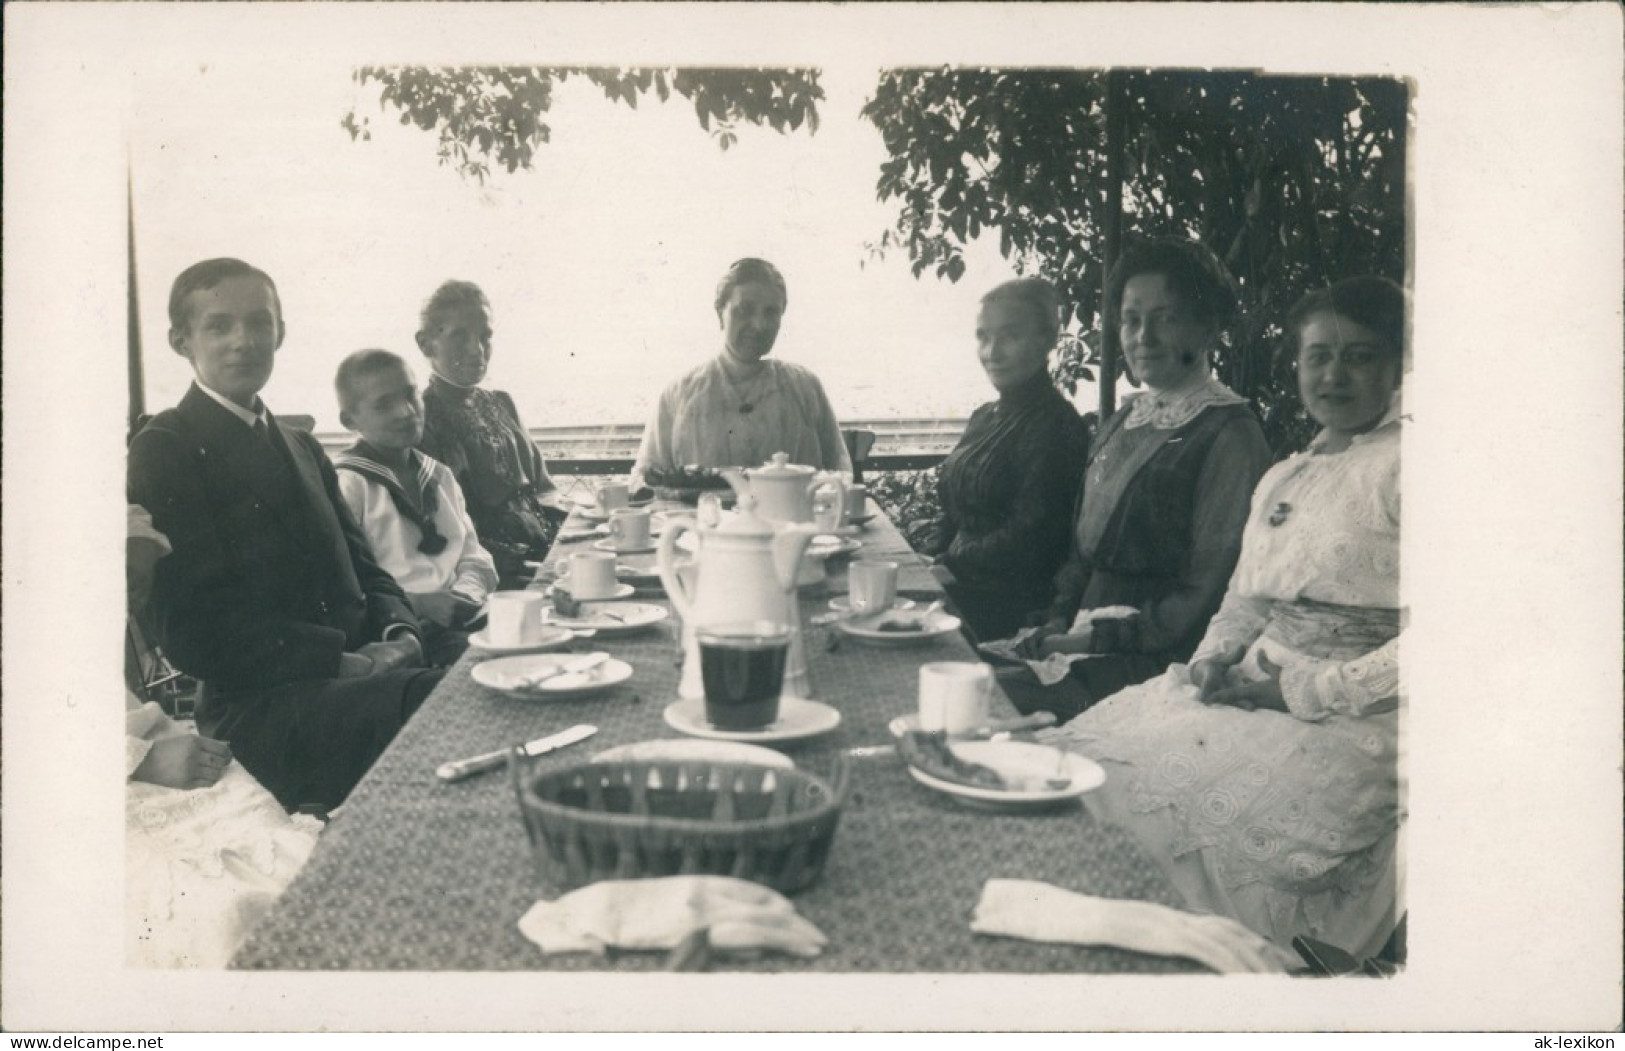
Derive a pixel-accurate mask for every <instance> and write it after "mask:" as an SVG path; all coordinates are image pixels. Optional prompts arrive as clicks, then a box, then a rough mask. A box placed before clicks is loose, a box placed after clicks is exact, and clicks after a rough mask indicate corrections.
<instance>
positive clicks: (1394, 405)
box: [1306, 390, 1406, 453]
mask: <svg viewBox="0 0 1625 1051" xmlns="http://www.w3.org/2000/svg"><path fill="white" fill-rule="evenodd" d="M1401 394H1402V392H1401V391H1397V390H1396V391H1394V397H1393V400H1391V401H1390V402H1389V403H1388V411H1387V412H1385V413H1383V414H1382V419H1380V420H1378V421H1377V425H1376V426H1375V427H1373V428H1371V429H1370V430H1369V431H1365V432H1364V433H1361V434H1356V435H1354V436H1353V437H1352V438H1350V439H1349V447H1350V448H1353V447H1354V446H1356V445H1364V444H1366V443H1367V442H1375V441H1381V440H1383V439H1385V438H1388V437H1390V436H1392V435H1394V434H1397V433H1398V432H1399V421H1401V420H1403V419H1405V418H1406V417H1405V411H1404V408H1403V407H1402V405H1401V404H1400V397H1401ZM1325 445H1326V432H1325V431H1321V432H1320V433H1319V434H1317V435H1315V436H1314V437H1313V438H1311V439H1309V447H1308V449H1307V450H1306V451H1307V452H1311V453H1313V452H1319V451H1320V450H1321V449H1322V448H1323V447H1324V446H1325Z"/></svg>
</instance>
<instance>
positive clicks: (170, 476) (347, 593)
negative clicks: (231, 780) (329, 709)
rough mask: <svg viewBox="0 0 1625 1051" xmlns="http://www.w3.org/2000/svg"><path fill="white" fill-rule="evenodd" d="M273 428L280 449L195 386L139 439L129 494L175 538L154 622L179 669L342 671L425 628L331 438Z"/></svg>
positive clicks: (243, 682)
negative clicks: (349, 657) (369, 651)
mask: <svg viewBox="0 0 1625 1051" xmlns="http://www.w3.org/2000/svg"><path fill="white" fill-rule="evenodd" d="M270 429H271V435H270V437H271V440H272V443H273V445H274V446H275V448H273V447H267V446H266V445H265V443H264V441H263V440H262V439H260V438H258V437H256V436H255V435H254V434H253V432H251V431H250V430H249V429H248V428H247V427H245V426H244V425H243V423H242V421H241V420H239V419H237V418H236V417H234V416H233V415H232V414H231V413H230V412H228V411H227V410H226V409H225V408H223V407H222V406H220V405H219V404H217V403H216V402H215V401H214V400H213V399H212V398H210V397H209V396H208V395H207V394H205V393H204V392H203V391H202V390H200V389H198V388H197V387H196V386H193V387H192V388H191V389H190V390H188V391H187V393H186V396H185V397H184V398H182V399H181V403H180V405H179V406H178V407H176V408H174V409H168V410H165V411H164V412H161V413H159V414H158V415H157V416H155V417H154V418H153V419H152V420H151V421H150V422H149V423H148V424H147V425H146V427H144V428H143V429H142V430H141V432H140V433H139V434H137V435H136V436H135V439H134V440H133V441H132V442H131V444H130V452H129V479H128V486H129V493H128V495H129V499H130V501H131V502H132V503H137V504H140V505H141V506H143V507H145V508H146V509H147V510H148V511H149V512H150V513H151V514H152V519H153V524H154V525H155V526H156V527H157V528H158V530H159V531H160V532H162V533H163V534H164V535H165V536H167V537H168V538H169V541H170V544H171V545H172V546H173V548H174V551H173V553H172V554H170V555H168V556H167V557H165V558H163V559H162V560H160V561H159V563H158V567H157V572H156V579H155V581H154V586H153V592H152V600H151V606H150V613H151V618H152V623H153V625H154V628H155V630H156V632H157V635H158V641H159V643H160V644H161V645H162V646H163V648H164V650H165V652H166V653H167V654H168V656H169V658H170V659H171V660H172V661H174V663H175V665H176V666H177V667H179V668H180V669H181V670H183V671H185V672H187V673H188V674H191V675H194V676H196V677H198V678H200V679H204V680H206V681H207V682H208V683H209V685H210V686H211V687H224V688H226V689H228V690H229V689H233V688H236V689H244V690H253V689H261V688H265V687H270V686H274V685H278V684H281V683H286V682H292V681H296V680H301V679H324V678H331V677H333V676H335V675H336V674H337V672H338V667H339V658H340V656H341V655H342V654H343V653H344V652H345V651H346V650H353V649H356V648H357V647H359V646H361V645H362V644H364V643H367V642H372V641H376V640H378V639H379V638H380V637H381V634H382V632H383V631H384V629H385V628H386V627H388V626H389V625H391V624H406V625H409V626H410V627H412V628H413V629H414V630H416V629H417V627H418V622H417V619H416V618H415V617H414V616H413V614H412V610H411V607H410V606H408V605H407V602H406V597H405V595H403V594H402V592H401V589H400V587H399V586H398V585H397V584H396V583H395V581H394V578H392V577H391V576H390V575H389V573H388V572H386V571H385V570H383V569H381V568H380V567H379V566H378V564H377V563H376V562H375V561H374V560H373V557H372V552H371V550H370V549H369V548H368V546H367V540H366V537H365V535H364V534H363V533H362V532H361V530H360V528H359V527H358V526H357V525H356V522H355V520H354V518H353V517H352V516H351V514H350V511H349V509H348V507H347V506H346V505H345V503H344V500H343V498H342V497H341V496H340V494H339V489H338V481H337V478H336V476H335V475H334V473H333V466H332V464H331V463H329V462H328V459H327V455H326V453H324V452H323V451H322V447H321V445H320V444H319V443H317V441H316V439H315V438H314V437H312V436H311V435H309V434H307V433H305V432H303V431H299V430H295V429H292V428H288V429H283V428H280V427H278V426H276V424H275V423H274V421H273V423H272V425H271V428H270ZM278 449H280V450H281V451H282V452H284V453H285V455H284V456H277V455H276V452H277V450H278Z"/></svg>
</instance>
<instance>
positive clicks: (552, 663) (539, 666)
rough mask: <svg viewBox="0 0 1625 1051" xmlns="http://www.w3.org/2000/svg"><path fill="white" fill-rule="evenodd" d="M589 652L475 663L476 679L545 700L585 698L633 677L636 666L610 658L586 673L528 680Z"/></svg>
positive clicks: (505, 689)
mask: <svg viewBox="0 0 1625 1051" xmlns="http://www.w3.org/2000/svg"><path fill="white" fill-rule="evenodd" d="M585 656H587V654H585V653H538V654H534V655H532V656H529V657H503V658H501V659H499V660H494V661H486V662H485V663H483V664H476V665H474V671H473V676H474V681H475V682H477V683H479V684H480V685H481V686H486V687H489V688H490V689H493V690H500V691H501V692H503V693H505V694H508V695H509V696H510V697H523V698H527V699H541V698H546V697H561V698H562V697H585V696H586V695H588V694H591V693H598V692H599V691H601V690H607V689H609V688H610V687H611V686H619V685H620V684H621V683H623V682H625V681H626V680H628V679H630V678H631V677H632V666H631V665H630V664H628V663H626V662H625V661H618V660H614V659H610V660H606V661H605V662H604V663H602V664H600V665H598V667H596V668H590V669H588V670H587V671H584V672H566V673H565V674H563V675H558V676H554V677H553V678H551V679H544V680H542V681H541V682H539V683H537V684H536V685H534V686H528V685H525V681H526V680H527V679H528V678H529V677H530V676H533V675H536V674H538V673H539V672H544V671H548V670H551V669H553V668H557V667H558V666H559V665H561V664H567V663H569V662H570V661H574V660H580V659H581V658H582V657H585Z"/></svg>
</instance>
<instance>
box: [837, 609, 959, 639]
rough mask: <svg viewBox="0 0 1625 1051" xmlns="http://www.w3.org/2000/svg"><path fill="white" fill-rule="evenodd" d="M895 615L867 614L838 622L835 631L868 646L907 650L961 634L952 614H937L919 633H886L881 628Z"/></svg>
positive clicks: (926, 622) (917, 631)
mask: <svg viewBox="0 0 1625 1051" xmlns="http://www.w3.org/2000/svg"><path fill="white" fill-rule="evenodd" d="M893 616H894V614H892V613H889V612H888V613H865V614H863V615H862V616H859V617H847V618H844V619H842V620H838V621H836V622H835V625H836V627H838V628H840V629H841V630H842V631H844V632H846V633H847V634H848V635H851V636H853V637H854V638H859V639H862V640H863V641H865V642H875V643H883V644H887V645H892V646H906V645H909V644H911V643H916V642H924V641H926V640H929V639H939V638H941V637H943V636H944V635H952V634H953V633H954V632H956V631H958V630H959V618H958V617H956V616H954V615H953V614H952V613H942V612H937V613H933V614H931V616H930V618H929V619H928V620H926V621H925V622H924V623H922V624H921V626H920V627H919V629H917V630H908V631H884V630H882V629H881V627H880V626H881V625H882V624H883V623H886V622H887V621H888V618H892V617H893ZM918 619H919V618H918V617H902V618H897V620H898V621H904V620H918Z"/></svg>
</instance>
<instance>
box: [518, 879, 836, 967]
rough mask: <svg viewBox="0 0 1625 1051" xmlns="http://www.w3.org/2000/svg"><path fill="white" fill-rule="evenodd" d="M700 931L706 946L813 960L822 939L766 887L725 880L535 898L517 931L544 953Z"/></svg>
mask: <svg viewBox="0 0 1625 1051" xmlns="http://www.w3.org/2000/svg"><path fill="white" fill-rule="evenodd" d="M702 927H704V928H707V929H708V931H709V934H708V939H709V941H710V943H711V947H712V948H713V949H720V950H729V949H777V950H779V951H780V952H787V953H790V954H791V955H794V956H817V955H818V954H819V953H820V952H822V951H823V948H824V945H825V942H826V939H825V938H824V935H823V934H822V933H821V932H820V931H819V930H818V928H817V927H814V926H813V925H812V924H811V923H809V922H807V921H806V920H805V919H803V918H802V917H801V916H799V915H797V913H796V907H795V906H794V905H792V904H790V900H789V899H788V898H786V897H785V896H784V895H782V894H780V893H779V892H778V891H776V890H773V889H772V888H770V887H764V886H762V885H761V884H759V883H751V882H749V881H748V880H742V879H734V878H733V877H731V876H664V877H661V878H659V879H632V880H605V881H603V882H600V883H593V884H590V885H589V886H586V887H582V888H580V889H579V890H573V891H571V892H570V893H568V894H566V895H564V896H563V897H561V898H559V899H558V900H557V901H539V902H537V903H536V904H535V905H532V906H531V907H530V909H529V910H528V911H526V913H525V914H524V915H523V916H521V917H520V918H519V930H520V933H522V934H524V936H525V937H527V938H529V939H530V940H531V941H533V942H535V943H536V944H537V945H538V946H540V947H541V950H542V952H544V953H561V952H603V951H604V949H605V947H606V946H610V945H613V946H615V947H616V948H620V949H670V948H673V947H675V946H676V945H677V943H678V942H681V941H682V940H683V939H684V938H685V937H687V936H688V935H689V934H691V933H692V932H694V931H696V930H699V929H700V928H702Z"/></svg>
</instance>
